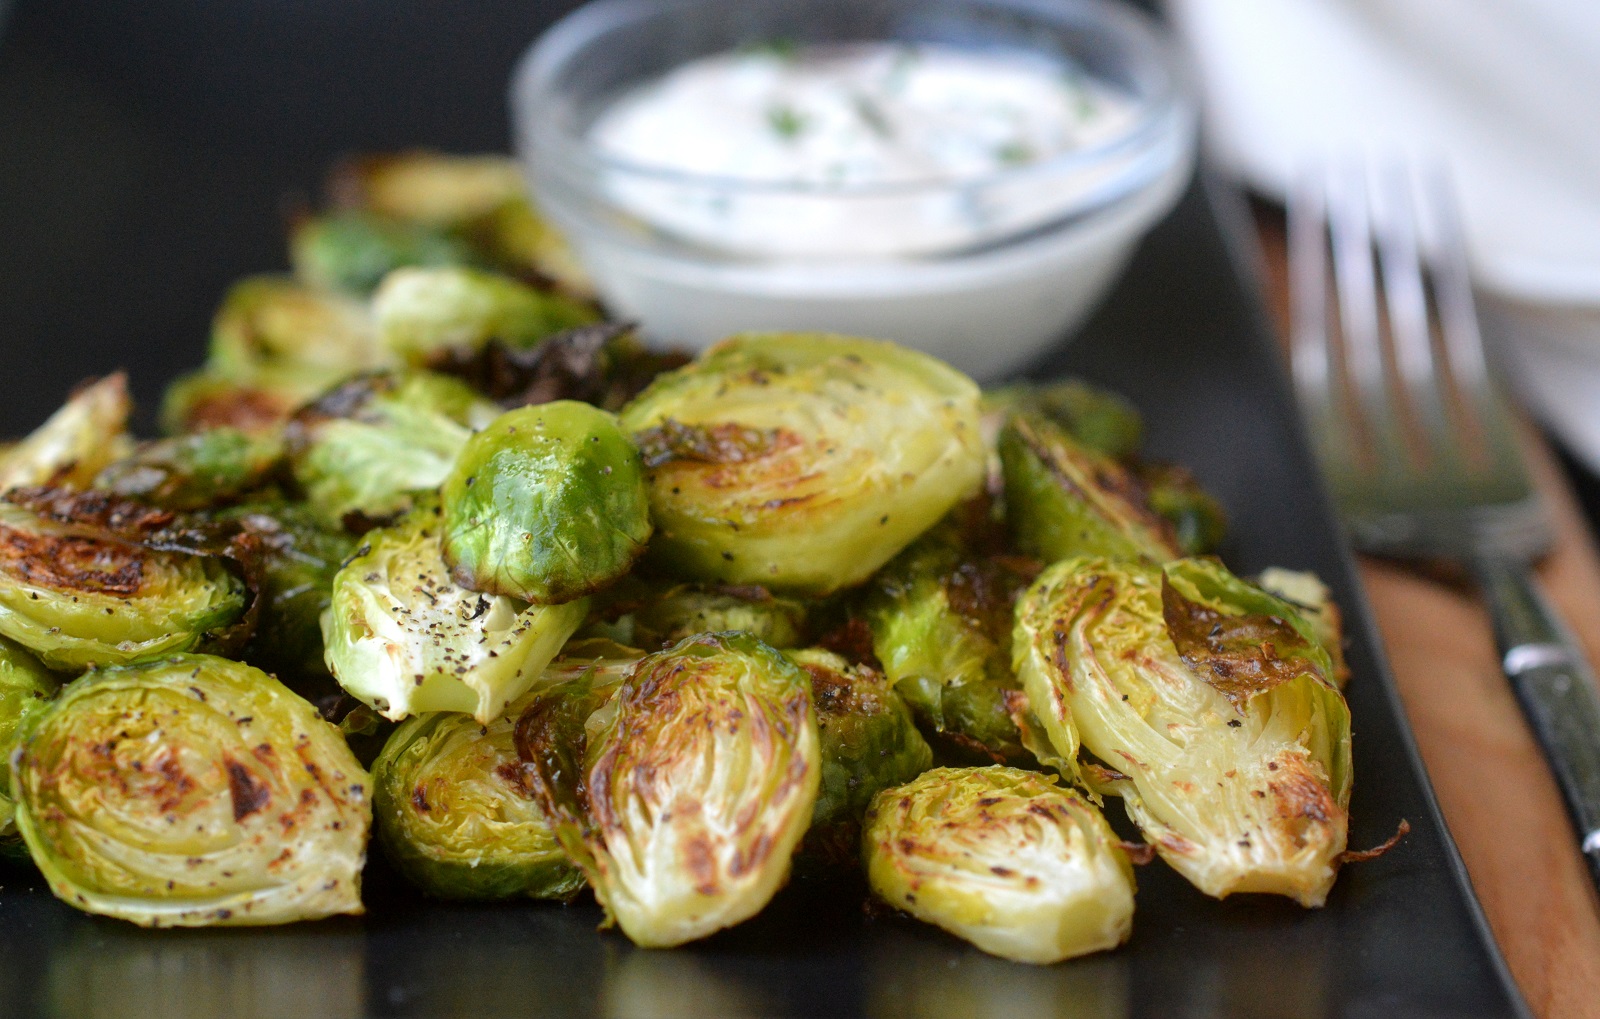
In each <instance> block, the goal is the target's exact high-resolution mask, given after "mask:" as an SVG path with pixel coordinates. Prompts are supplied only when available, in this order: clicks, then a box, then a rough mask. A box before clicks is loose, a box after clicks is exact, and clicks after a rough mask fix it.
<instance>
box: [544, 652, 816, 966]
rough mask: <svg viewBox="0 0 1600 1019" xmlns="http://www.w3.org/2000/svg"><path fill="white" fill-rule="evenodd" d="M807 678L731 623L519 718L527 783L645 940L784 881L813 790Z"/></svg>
mask: <svg viewBox="0 0 1600 1019" xmlns="http://www.w3.org/2000/svg"><path fill="white" fill-rule="evenodd" d="M810 686H811V684H810V682H809V678H808V677H807V675H806V673H805V671H804V670H802V669H801V668H800V667H799V666H797V665H795V664H794V663H793V662H791V661H789V660H788V659H787V658H785V657H784V656H783V655H782V654H780V653H779V652H777V651H774V650H773V649H772V648H769V647H767V646H766V645H765V644H763V643H761V642H760V641H758V640H756V639H755V638H754V637H751V636H750V635H748V634H741V633H722V634H701V635H699V636H695V637H690V638H688V639H687V640H684V641H683V642H681V643H679V644H678V645H676V646H675V647H673V648H671V649H670V650H667V651H661V652H657V653H656V654H653V655H649V656H647V657H646V658H644V659H642V660H641V661H640V662H639V663H638V664H637V665H636V666H634V668H633V669H632V671H630V672H629V673H628V676H627V678H626V679H625V680H624V681H623V683H622V686H621V689H620V690H618V691H617V693H616V694H615V696H613V697H611V698H610V699H609V700H602V699H601V698H599V697H596V696H594V694H593V693H592V692H591V691H590V690H589V689H586V688H583V685H582V684H581V683H580V684H579V685H578V688H576V689H575V688H573V687H572V686H563V687H558V688H554V689H552V690H549V691H546V692H545V693H544V694H543V695H541V696H539V697H536V698H534V699H533V702H532V703H531V704H530V706H529V708H528V710H527V711H526V712H525V713H524V714H523V717H522V719H521V720H520V721H519V723H518V731H517V744H518V750H519V752H520V753H521V754H522V758H523V760H524V761H527V762H529V763H530V764H531V765H532V767H531V768H530V771H529V777H530V787H531V788H532V789H533V790H534V793H535V795H536V797H537V798H538V800H539V805H540V807H541V808H542V809H543V810H544V812H545V815H546V816H547V817H549V818H550V819H551V820H552V822H553V823H554V824H555V826H556V833H557V835H558V837H560V838H561V841H562V845H563V847H564V848H565V849H566V850H567V853H568V855H569V856H570V857H571V858H572V859H573V861H574V862H576V863H577V864H578V865H579V866H580V867H582V868H583V870H584V873H585V874H586V875H587V876H588V878H589V883H590V884H591V885H593V886H594V890H595V897H596V898H597V899H599V901H600V903H601V905H603V906H604V907H605V908H606V911H607V913H608V915H609V916H610V917H612V918H613V919H615V920H616V921H617V922H618V923H619V924H621V925H622V930H623V932H624V933H626V934H627V935H628V937H630V938H632V939H633V941H634V942H635V943H637V944H639V945H643V946H646V947H667V946H671V945H678V944H682V943H684V942H686V941H693V940H694V939H696V938H702V937H705V936H706V935H708V934H711V933H713V932H715V931H717V930H720V929H722V928H724V927H731V926H733V925H734V924H737V923H739V922H741V921H743V920H746V919H749V918H750V917H751V916H754V915H755V914H756V913H758V912H760V910H761V908H762V907H763V906H765V905H766V904H767V902H768V901H769V900H770V899H771V898H772V896H773V894H774V893H776V892H777V890H778V888H779V887H780V886H782V884H783V882H784V880H785V879H786V878H787V876H788V874H789V865H790V857H791V856H792V855H793V853H794V850H795V847H796V845H798V844H799V842H800V839H801V836H802V835H804V834H805V830H806V826H807V825H808V824H809V823H810V822H811V815H812V811H813V809H814V807H815V805H816V799H817V786H818V780H819V777H820V762H819V756H818V743H817V728H816V722H815V720H814V717H813V715H812V710H811V697H810ZM597 708H598V709H599V710H596V709H597ZM580 719H584V721H582V722H581V723H580V722H579V720H580ZM580 730H581V731H582V735H581V736H580V735H579V731H580ZM580 760H581V762H582V763H581V765H580V764H579V763H578V762H579V761H580Z"/></svg>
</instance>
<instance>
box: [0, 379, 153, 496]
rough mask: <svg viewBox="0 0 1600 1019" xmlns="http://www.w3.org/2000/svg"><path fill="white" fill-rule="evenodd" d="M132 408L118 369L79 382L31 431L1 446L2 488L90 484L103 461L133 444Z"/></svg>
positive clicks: (110, 458) (108, 459)
mask: <svg viewBox="0 0 1600 1019" xmlns="http://www.w3.org/2000/svg"><path fill="white" fill-rule="evenodd" d="M131 409H132V404H131V402H130V401H129V399H128V378H127V376H126V375H123V374H122V373H121V372H117V373H116V374H114V375H107V376H106V377H105V378H103V379H99V380H98V381H94V382H90V383H88V384H86V385H83V386H80V387H79V388H78V390H77V391H76V392H74V393H73V394H72V396H70V397H69V398H68V399H67V402H66V403H64V404H62V405H61V409H59V410H57V411H56V412H55V413H54V414H52V415H50V417H49V418H48V419H46V420H45V423H44V424H42V425H40V426H39V427H38V428H36V429H34V431H33V433H32V434H31V435H29V436H28V437H27V438H25V439H23V440H22V441H21V442H19V443H16V444H15V445H13V446H10V447H8V448H6V449H3V450H0V493H3V492H7V491H9V490H11V489H13V488H21V487H24V486H30V485H48V486H51V487H60V488H86V487H88V485H89V483H90V482H91V481H93V480H94V476H95V475H96V474H98V473H99V472H100V469H101V468H102V467H104V466H105V465H106V464H108V463H111V462H112V461H113V460H116V459H118V458H120V457H123V456H126V455H127V454H128V452H129V451H130V450H132V448H133V440H132V439H130V438H129V437H128V412H129V411H130V410H131Z"/></svg>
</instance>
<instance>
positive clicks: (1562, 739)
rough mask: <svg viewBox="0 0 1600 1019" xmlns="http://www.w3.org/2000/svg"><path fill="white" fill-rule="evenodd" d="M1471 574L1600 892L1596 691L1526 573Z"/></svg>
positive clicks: (1490, 565)
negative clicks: (1486, 605) (1570, 814)
mask: <svg viewBox="0 0 1600 1019" xmlns="http://www.w3.org/2000/svg"><path fill="white" fill-rule="evenodd" d="M1474 573H1475V574H1476V575H1477V579H1478V584H1479V586H1480V588H1481V589H1482V591H1483V595H1484V600H1485V601H1486V602H1487V603H1488V607H1489V614H1490V616H1491V617H1492V618H1493V620H1494V631H1495V642H1496V643H1497V644H1498V645H1499V647H1500V656H1501V657H1500V662H1501V666H1502V667H1503V668H1504V670H1505V674H1506V678H1507V679H1508V680H1510V682H1511V688H1512V690H1514V691H1515V692H1516V695H1517V700H1518V701H1520V702H1521V703H1522V710H1523V713H1524V714H1525V715H1526V716H1527V719H1528V724H1529V725H1531V726H1532V727H1533V732H1534V735H1535V737H1537V738H1538V740H1539V744H1540V746H1541V747H1543V748H1544V754H1545V758H1546V759H1547V760H1548V761H1549V762H1550V769H1551V771H1553V772H1554V773H1555V777H1556V782H1557V784H1559V785H1560V787H1561V794H1562V796H1563V797H1565V798H1566V801H1567V809H1568V810H1569V811H1571V813H1572V820H1573V823H1574V824H1576V825H1577V828H1578V837H1579V840H1580V843H1581V849H1582V851H1583V855H1584V856H1585V857H1586V858H1587V860H1588V863H1589V872H1590V874H1591V875H1592V876H1593V878H1594V880H1595V883H1596V884H1597V885H1600V686H1597V684H1596V683H1595V677H1594V672H1593V671H1592V670H1591V669H1590V668H1589V665H1588V663H1587V662H1585V660H1584V656H1583V652H1582V651H1581V650H1579V648H1578V645H1577V642H1576V641H1574V640H1573V638H1572V634H1571V632H1570V631H1568V629H1567V628H1566V627H1565V626H1564V625H1562V623H1561V621H1560V619H1559V618H1558V617H1557V616H1556V614H1555V612H1554V611H1553V610H1552V609H1551V607H1550V604H1549V602H1547V601H1546V600H1545V597H1544V595H1542V594H1541V593H1540V592H1539V590H1538V588H1537V587H1535V586H1534V582H1533V576H1532V574H1531V572H1530V571H1529V570H1528V568H1527V567H1526V566H1523V565H1521V564H1517V563H1510V562H1505V561H1499V560H1493V559H1487V560H1481V561H1479V562H1477V563H1475V564H1474Z"/></svg>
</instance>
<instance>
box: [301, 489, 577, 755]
mask: <svg viewBox="0 0 1600 1019" xmlns="http://www.w3.org/2000/svg"><path fill="white" fill-rule="evenodd" d="M440 530H441V521H440V511H439V508H438V506H437V505H436V504H434V505H428V504H424V505H422V506H419V507H417V508H416V509H414V510H412V511H411V513H410V514H408V515H407V516H406V517H405V518H404V519H403V520H401V521H400V522H399V523H397V524H395V525H394V526H392V527H383V528H379V529H377V530H374V531H369V532H368V533H367V535H366V536H365V538H364V539H363V540H362V545H361V547H360V548H359V549H357V550H356V555H355V557H354V558H352V559H351V560H350V561H349V562H348V563H346V564H345V566H344V568H343V569H341V570H340V571H339V573H338V574H337V575H336V576H335V577H334V578H333V594H332V604H331V605H329V607H328V608H327V610H326V611H324V612H323V614H322V638H323V643H324V645H325V647H326V656H327V663H328V668H329V670H330V671H331V672H332V673H333V675H334V678H335V679H337V680H338V681H339V685H340V686H342V687H344V688H345V690H347V691H349V692H350V694H351V695H353V696H354V697H356V698H357V699H358V700H360V701H362V702H363V703H365V704H369V705H371V706H372V707H374V708H376V709H377V711H378V712H379V713H380V714H382V715H383V716H384V717H385V718H390V719H401V718H405V717H406V716H407V715H412V714H419V713H421V712H424V711H464V712H467V713H469V714H471V715H472V716H473V717H474V718H476V719H477V720H478V722H479V723H480V724H482V725H487V724H489V722H490V721H491V720H493V719H494V718H495V717H497V716H498V715H499V714H500V713H501V712H503V711H504V710H505V707H506V705H507V704H508V703H510V702H511V701H512V700H514V699H515V698H517V697H519V696H521V695H522V694H523V693H525V692H527V690H528V689H529V687H531V686H532V685H533V683H534V681H535V680H537V679H538V678H539V674H540V672H541V671H543V669H544V667H545V666H546V665H547V664H548V663H549V662H550V659H551V658H553V657H555V654H556V652H557V651H559V650H561V645H562V644H564V643H566V640H567V638H568V637H570V636H571V635H572V633H573V631H574V630H576V629H577V628H578V625H579V624H580V623H582V622H583V618H584V614H585V613H586V612H587V611H588V605H587V603H586V602H585V601H582V600H580V601H575V602H568V603H566V604H565V605H550V606H545V607H529V606H528V605H527V604H526V603H525V602H522V601H519V600H517V599H515V598H507V597H505V596H503V595H490V594H480V593H478V592H476V591H468V590H467V589H466V588H463V587H460V586H458V585H457V584H455V583H454V582H453V581H451V579H450V575H449V572H448V570H447V569H446V568H445V565H444V561H443V558H442V557H441V554H440Z"/></svg>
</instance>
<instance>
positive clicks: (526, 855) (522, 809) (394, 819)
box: [372, 694, 586, 899]
mask: <svg viewBox="0 0 1600 1019" xmlns="http://www.w3.org/2000/svg"><path fill="white" fill-rule="evenodd" d="M531 696H532V695H530V694H525V695H523V697H522V698H521V699H519V700H516V701H512V702H511V705H510V706H509V708H508V709H507V712H506V713H505V714H503V715H501V716H499V717H498V718H496V719H494V720H493V721H491V722H490V723H489V724H488V725H487V726H484V725H480V724H479V723H478V722H477V720H476V719H474V718H473V717H472V716H471V715H464V714H460V713H458V712H454V711H435V712H431V713H429V714H426V715H418V716H417V717H415V718H410V719H407V720H406V721H405V722H403V723H402V724H401V726H400V728H398V729H396V730H395V731H394V734H393V735H392V736H390V737H389V741H388V742H387V743H385V744H384V747H383V752H382V753H381V754H379V755H378V759H377V760H376V761H374V762H373V764H372V782H373V804H372V805H373V814H374V817H375V818H376V820H377V824H378V836H379V838H380V840H381V841H382V843H383V847H384V849H385V850H386V851H387V853H388V855H389V859H391V860H392V861H394V864H395V867H396V868H397V869H399V871H400V872H401V873H402V874H404V875H405V876H406V878H407V879H408V880H409V881H411V883H413V884H415V885H416V886H417V887H419V888H421V889H422V890H423V891H425V892H427V893H428V894H430V895H436V896H439V897H440V898H446V899H508V898H513V897H516V896H529V897H531V898H535V899H570V898H571V897H573V896H574V895H576V894H577V893H578V892H579V891H581V890H582V889H583V887H584V885H585V883H586V882H585V881H584V877H583V872H582V871H580V870H578V868H576V867H574V866H573V865H572V864H571V863H569V862H567V857H566V854H565V853H564V852H563V851H562V849H561V843H560V842H558V841H557V840H556V837H555V833H554V832H553V831H552V830H551V828H550V825H549V823H548V822H547V821H546V820H545V818H544V814H543V813H542V812H540V810H539V807H538V805H537V804H536V803H535V802H534V801H533V799H532V797H531V795H530V794H529V792H528V790H527V789H526V788H525V787H524V784H523V783H524V779H523V770H522V767H521V765H520V762H519V760H518V758H517V749H516V747H515V746H514V745H513V743H512V728H513V726H514V725H515V723H516V720H517V718H518V717H519V716H520V715H521V714H522V710H523V709H524V708H525V707H526V706H527V703H526V702H527V701H528V699H529V698H530V697H531Z"/></svg>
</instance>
